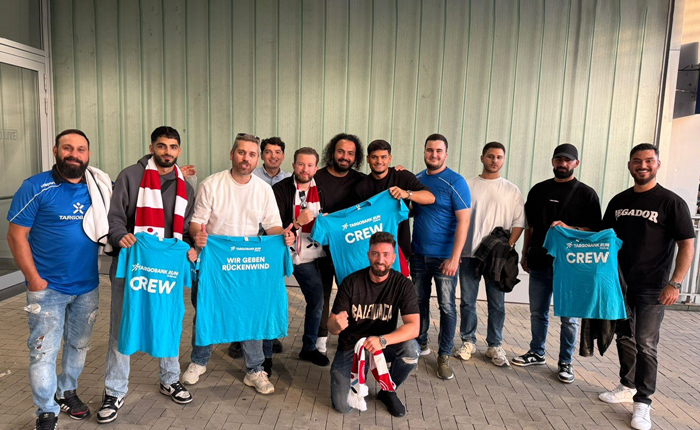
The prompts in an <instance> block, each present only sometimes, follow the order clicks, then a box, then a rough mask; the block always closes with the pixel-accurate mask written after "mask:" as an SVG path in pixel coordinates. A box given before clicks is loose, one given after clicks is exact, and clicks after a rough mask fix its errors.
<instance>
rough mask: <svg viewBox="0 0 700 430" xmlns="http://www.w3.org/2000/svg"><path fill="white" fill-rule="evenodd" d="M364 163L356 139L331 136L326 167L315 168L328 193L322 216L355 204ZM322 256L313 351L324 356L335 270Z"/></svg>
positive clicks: (327, 256)
mask: <svg viewBox="0 0 700 430" xmlns="http://www.w3.org/2000/svg"><path fill="white" fill-rule="evenodd" d="M363 160H364V149H363V147H362V142H361V141H360V138H359V137H357V136H355V135H353V134H347V133H339V134H336V135H335V136H333V138H332V139H331V141H330V142H328V144H327V145H326V147H325V149H324V151H323V164H324V165H325V166H326V167H324V168H322V169H319V170H318V172H316V176H315V177H314V178H315V180H316V183H317V184H319V185H320V186H321V187H323V188H325V189H326V190H332V192H331V193H329V195H328V196H326V202H325V203H326V204H325V206H324V207H323V211H324V213H333V212H336V211H339V210H342V209H347V208H349V207H350V206H352V205H354V204H356V203H359V202H358V201H357V196H356V195H355V193H354V189H355V187H356V186H357V184H358V183H359V182H360V181H361V180H362V179H364V178H365V176H367V175H365V174H364V173H362V172H359V169H360V168H361V167H362V161H363ZM325 252H326V257H323V258H322V259H321V260H320V261H319V265H318V266H319V269H320V270H321V277H322V279H323V314H322V315H321V325H320V327H319V330H318V340H317V342H316V346H317V349H318V350H319V351H320V352H322V353H324V354H325V353H326V343H327V342H328V329H327V327H326V325H327V321H328V310H329V304H330V299H331V289H332V288H333V276H334V275H335V269H334V267H333V259H332V256H331V255H330V252H329V251H328V249H326V251H325Z"/></svg>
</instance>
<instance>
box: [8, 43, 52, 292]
mask: <svg viewBox="0 0 700 430" xmlns="http://www.w3.org/2000/svg"><path fill="white" fill-rule="evenodd" d="M44 76H45V75H44V65H43V64H40V63H37V62H34V61H30V60H26V59H18V58H17V57H14V56H12V55H6V54H3V53H1V52H0V166H2V168H0V290H2V289H4V288H8V287H10V286H13V285H16V284H18V283H20V282H22V281H23V280H24V277H23V276H22V273H21V272H19V270H18V268H17V265H16V264H15V261H14V259H13V258H12V254H11V253H10V248H9V246H8V243H7V230H8V226H9V223H8V221H7V212H8V210H9V208H10V203H11V202H12V197H13V196H14V194H15V192H16V191H17V189H18V188H19V186H20V185H21V184H22V181H24V180H25V179H26V178H28V177H30V176H32V175H35V174H37V173H39V172H40V171H41V170H42V139H44V140H45V137H44V136H45V135H46V132H45V130H46V129H47V126H46V111H47V110H48V109H47V100H46V94H45V87H44ZM45 146H46V145H44V147H45ZM44 158H45V157H44Z"/></svg>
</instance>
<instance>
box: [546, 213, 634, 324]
mask: <svg viewBox="0 0 700 430" xmlns="http://www.w3.org/2000/svg"><path fill="white" fill-rule="evenodd" d="M544 247H545V248H546V249H547V251H548V253H549V254H550V255H551V256H552V257H554V281H553V294H554V315H556V316H561V317H576V318H589V319H602V320H619V319H626V318H627V312H626V310H625V301H624V298H623V297H622V289H621V288H620V276H619V274H618V269H617V253H618V251H619V250H620V248H621V247H622V241H621V240H620V239H618V237H617V236H616V235H615V231H614V230H613V229H607V230H603V231H600V232H588V231H579V230H573V229H569V228H563V227H560V226H556V227H554V228H550V229H549V231H548V232H547V237H546V238H545V240H544Z"/></svg>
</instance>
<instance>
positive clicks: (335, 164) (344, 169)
mask: <svg viewBox="0 0 700 430" xmlns="http://www.w3.org/2000/svg"><path fill="white" fill-rule="evenodd" d="M342 160H344V161H347V163H348V167H344V166H341V165H340V164H338V161H339V160H336V159H335V158H334V159H333V170H335V171H336V172H339V173H343V172H347V171H348V170H350V169H352V165H353V163H351V162H350V160H348V159H347V158H343V159H342Z"/></svg>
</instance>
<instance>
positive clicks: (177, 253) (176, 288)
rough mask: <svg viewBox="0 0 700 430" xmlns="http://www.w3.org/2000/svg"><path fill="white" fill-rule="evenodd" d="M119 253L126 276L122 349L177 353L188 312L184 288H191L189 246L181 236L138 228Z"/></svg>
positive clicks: (121, 270)
mask: <svg viewBox="0 0 700 430" xmlns="http://www.w3.org/2000/svg"><path fill="white" fill-rule="evenodd" d="M134 236H135V237H136V243H135V244H134V245H132V246H131V247H129V248H122V250H121V251H120V252H119V263H118V265H117V274H116V277H117V278H124V306H123V308H122V321H121V325H120V327H119V342H118V349H119V352H121V353H122V354H124V355H131V354H133V353H135V352H138V351H142V352H145V353H148V354H150V355H151V356H152V357H156V358H162V357H177V356H179V351H180V337H181V336H182V318H184V316H185V304H184V301H183V300H184V299H183V287H188V288H189V287H191V286H192V281H191V269H190V268H191V265H190V262H189V260H187V251H189V249H190V246H189V245H188V244H187V243H185V242H183V241H181V240H179V239H162V240H160V239H158V237H156V236H153V235H150V234H148V233H136V234H135V235H134Z"/></svg>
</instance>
